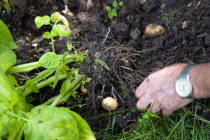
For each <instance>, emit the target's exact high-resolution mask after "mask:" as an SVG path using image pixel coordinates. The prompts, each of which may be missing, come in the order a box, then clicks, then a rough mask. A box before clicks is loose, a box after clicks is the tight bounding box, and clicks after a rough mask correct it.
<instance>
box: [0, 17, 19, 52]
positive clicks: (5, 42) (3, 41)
mask: <svg viewBox="0 0 210 140" xmlns="http://www.w3.org/2000/svg"><path fill="white" fill-rule="evenodd" d="M0 27H1V28H0V54H1V53H3V52H5V51H8V50H11V49H16V48H19V47H18V46H17V45H16V44H15V42H14V40H13V37H12V35H11V34H10V31H9V29H8V28H7V26H6V25H5V24H4V22H3V21H2V20H0Z"/></svg>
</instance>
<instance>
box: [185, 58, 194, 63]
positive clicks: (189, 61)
mask: <svg viewBox="0 0 210 140" xmlns="http://www.w3.org/2000/svg"><path fill="white" fill-rule="evenodd" d="M184 59H185V60H186V61H187V63H189V64H195V62H193V61H192V60H190V59H189V58H186V57H185V58H184Z"/></svg>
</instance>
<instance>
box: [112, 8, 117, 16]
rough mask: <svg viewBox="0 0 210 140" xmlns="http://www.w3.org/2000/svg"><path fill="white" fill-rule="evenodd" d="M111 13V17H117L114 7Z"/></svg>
mask: <svg viewBox="0 0 210 140" xmlns="http://www.w3.org/2000/svg"><path fill="white" fill-rule="evenodd" d="M111 14H112V16H113V17H117V11H116V10H115V9H112V11H111Z"/></svg>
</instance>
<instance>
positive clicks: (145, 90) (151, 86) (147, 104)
mask: <svg viewBox="0 0 210 140" xmlns="http://www.w3.org/2000/svg"><path fill="white" fill-rule="evenodd" d="M186 65H187V64H175V65H172V66H169V67H166V68H164V69H161V70H159V71H157V72H154V73H152V74H150V75H149V76H148V77H147V78H146V79H145V80H144V81H143V82H142V83H141V84H140V85H139V87H138V88H137V89H136V92H135V96H136V97H137V98H138V102H137V108H139V109H140V110H146V109H150V110H151V111H152V112H153V113H158V112H160V111H161V110H162V114H163V115H164V116H169V115H172V114H173V112H174V111H176V110H177V109H179V108H181V107H183V106H185V105H187V104H189V103H190V102H192V99H187V98H182V97H180V96H179V95H178V94H177V92H176V89H175V84H176V81H177V78H178V76H179V74H180V73H181V71H182V70H183V68H184V67H185V66H186Z"/></svg>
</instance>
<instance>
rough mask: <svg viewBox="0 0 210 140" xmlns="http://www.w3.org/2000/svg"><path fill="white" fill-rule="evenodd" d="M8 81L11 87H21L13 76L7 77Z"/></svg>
mask: <svg viewBox="0 0 210 140" xmlns="http://www.w3.org/2000/svg"><path fill="white" fill-rule="evenodd" d="M7 79H8V80H9V83H10V85H11V86H16V87H18V86H19V84H18V82H17V80H16V79H15V77H14V76H13V75H7Z"/></svg>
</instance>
